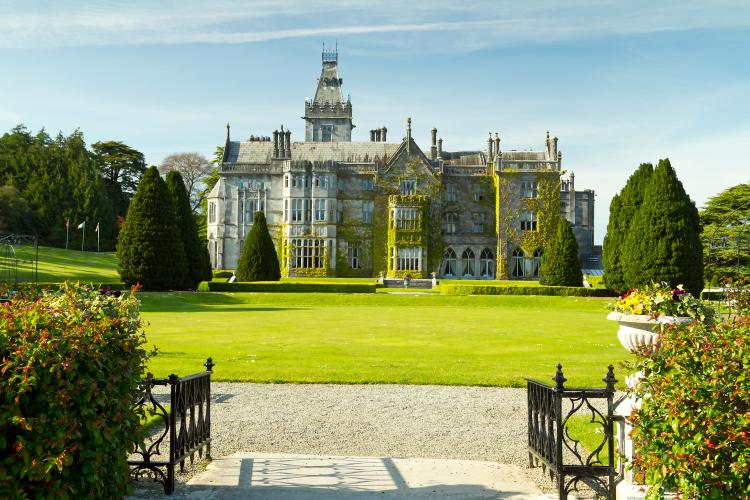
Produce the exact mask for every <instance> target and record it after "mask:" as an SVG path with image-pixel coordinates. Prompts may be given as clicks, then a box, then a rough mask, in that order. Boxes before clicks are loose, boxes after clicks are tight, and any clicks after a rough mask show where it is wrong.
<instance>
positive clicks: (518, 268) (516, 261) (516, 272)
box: [510, 248, 524, 278]
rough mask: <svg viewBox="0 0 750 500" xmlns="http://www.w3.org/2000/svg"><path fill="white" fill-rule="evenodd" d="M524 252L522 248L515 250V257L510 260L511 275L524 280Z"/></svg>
mask: <svg viewBox="0 0 750 500" xmlns="http://www.w3.org/2000/svg"><path fill="white" fill-rule="evenodd" d="M523 260H524V259H523V252H522V251H521V249H520V248H516V249H515V250H513V256H512V257H511V259H510V275H511V277H513V278H523V277H524V272H523V271H524V269H523Z"/></svg>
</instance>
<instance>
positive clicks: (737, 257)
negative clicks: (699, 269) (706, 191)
mask: <svg viewBox="0 0 750 500" xmlns="http://www.w3.org/2000/svg"><path fill="white" fill-rule="evenodd" d="M700 219H701V226H702V228H703V231H702V233H701V241H702V242H703V254H704V261H705V268H706V278H707V279H709V280H711V283H712V285H718V284H719V283H720V282H721V281H723V280H725V279H726V278H728V277H731V278H733V279H735V280H736V279H737V278H740V277H741V276H743V275H744V276H747V275H749V274H750V183H747V184H738V185H736V186H733V187H730V188H729V189H727V190H725V191H722V192H721V193H719V194H718V195H716V196H714V197H712V198H711V199H710V200H708V203H706V208H705V209H704V210H703V211H701V213H700ZM712 243H713V244H712Z"/></svg>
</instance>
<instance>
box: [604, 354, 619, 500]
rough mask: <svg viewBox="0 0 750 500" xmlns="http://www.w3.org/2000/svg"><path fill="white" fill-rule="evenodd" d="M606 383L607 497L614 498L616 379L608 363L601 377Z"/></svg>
mask: <svg viewBox="0 0 750 500" xmlns="http://www.w3.org/2000/svg"><path fill="white" fill-rule="evenodd" d="M602 381H603V382H604V383H605V384H607V425H606V428H605V429H604V432H605V434H606V437H607V454H608V456H609V460H608V461H607V466H608V467H609V498H615V496H616V493H617V492H616V486H617V485H616V484H615V429H614V426H615V422H614V419H613V418H612V417H613V415H614V411H615V407H614V396H615V384H616V383H617V379H616V378H615V367H614V366H612V365H609V366H608V367H607V376H606V377H604V378H603V379H602Z"/></svg>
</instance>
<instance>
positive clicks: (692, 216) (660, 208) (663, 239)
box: [621, 159, 703, 296]
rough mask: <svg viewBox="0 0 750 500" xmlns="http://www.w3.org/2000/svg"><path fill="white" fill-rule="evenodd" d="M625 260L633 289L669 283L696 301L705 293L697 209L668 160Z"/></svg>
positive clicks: (649, 191)
mask: <svg viewBox="0 0 750 500" xmlns="http://www.w3.org/2000/svg"><path fill="white" fill-rule="evenodd" d="M621 259H622V260H621V261H622V269H623V272H624V276H625V285H626V287H628V288H633V287H638V286H643V285H646V284H648V283H651V282H661V281H665V282H667V283H668V284H669V285H671V286H676V285H679V284H683V285H684V286H685V289H687V290H688V291H690V292H691V293H692V294H693V295H695V296H697V295H698V294H699V293H700V292H701V290H702V289H703V247H702V246H701V241H700V221H699V218H698V210H697V209H696V208H695V204H694V203H693V202H692V201H691V200H690V197H689V196H688V195H687V193H685V189H684V188H683V187H682V183H681V182H680V181H679V179H678V178H677V174H676V173H675V171H674V169H673V168H672V165H671V164H670V163H669V160H668V159H664V160H660V161H659V165H658V166H657V167H656V169H654V173H653V175H652V176H651V180H650V181H649V183H648V186H647V187H646V192H645V194H644V197H643V204H642V205H641V208H640V209H638V211H637V212H636V214H635V217H634V218H633V222H632V224H631V226H630V231H629V232H628V235H627V238H626V239H625V245H624V246H623V249H622V258H621Z"/></svg>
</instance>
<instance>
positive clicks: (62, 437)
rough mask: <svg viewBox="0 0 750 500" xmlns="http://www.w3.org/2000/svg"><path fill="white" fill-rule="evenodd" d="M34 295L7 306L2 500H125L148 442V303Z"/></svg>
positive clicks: (74, 288) (101, 294)
mask: <svg viewBox="0 0 750 500" xmlns="http://www.w3.org/2000/svg"><path fill="white" fill-rule="evenodd" d="M35 296H36V294H32V295H31V296H30V297H26V296H24V295H23V294H21V293H19V294H18V295H17V296H16V297H15V298H14V299H13V301H12V302H9V303H6V304H0V359H2V366H3V368H2V376H0V498H121V497H122V496H124V495H125V494H126V493H127V492H128V490H129V485H130V481H129V479H128V464H127V454H128V452H130V451H133V449H134V445H135V443H136V442H137V441H139V440H140V439H141V438H142V436H143V434H142V430H141V424H140V418H141V416H142V415H138V414H137V412H135V411H134V410H133V403H134V402H135V401H137V399H138V397H139V395H140V390H139V381H140V379H141V377H142V375H143V373H144V371H145V367H146V362H147V358H148V355H147V353H146V351H145V350H144V348H143V346H144V344H145V343H146V337H145V334H144V333H143V330H141V324H140V319H139V314H138V304H139V301H138V300H137V299H136V298H135V297H134V296H133V295H132V294H131V293H125V294H121V293H120V292H119V291H114V292H112V291H99V290H95V289H92V288H90V287H84V286H80V285H73V284H70V285H66V286H63V287H62V288H61V290H60V291H57V290H55V291H53V290H46V291H45V292H44V294H43V295H42V297H41V298H39V299H38V300H37V299H36V297H35ZM141 413H142V412H141Z"/></svg>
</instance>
